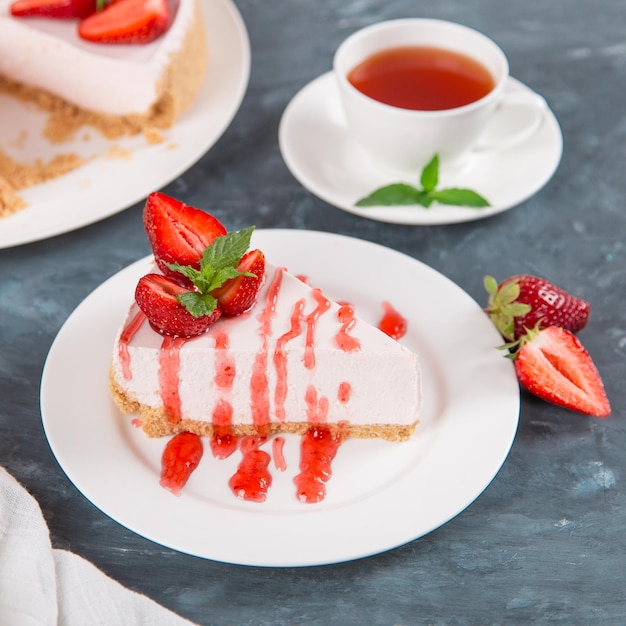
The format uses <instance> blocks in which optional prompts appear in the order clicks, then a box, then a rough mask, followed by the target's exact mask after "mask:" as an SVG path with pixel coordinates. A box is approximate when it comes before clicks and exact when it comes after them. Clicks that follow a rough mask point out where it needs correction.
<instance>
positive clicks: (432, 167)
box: [420, 154, 439, 193]
mask: <svg viewBox="0 0 626 626" xmlns="http://www.w3.org/2000/svg"><path fill="white" fill-rule="evenodd" d="M420 183H421V184H422V187H423V188H424V191H425V192H426V193H428V192H430V191H433V190H434V189H435V187H436V186H437V185H438V184H439V155H438V154H436V155H435V156H434V157H433V158H432V159H431V160H430V163H428V164H427V165H426V167H425V168H424V169H423V170H422V175H421V177H420Z"/></svg>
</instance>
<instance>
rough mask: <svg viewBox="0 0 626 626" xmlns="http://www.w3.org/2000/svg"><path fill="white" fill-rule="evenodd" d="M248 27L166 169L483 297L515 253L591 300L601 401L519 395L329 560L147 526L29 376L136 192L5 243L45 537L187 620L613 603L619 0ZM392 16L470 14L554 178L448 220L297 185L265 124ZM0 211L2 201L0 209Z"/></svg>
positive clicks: (433, 615) (489, 4)
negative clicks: (218, 88)
mask: <svg viewBox="0 0 626 626" xmlns="http://www.w3.org/2000/svg"><path fill="white" fill-rule="evenodd" d="M237 6H238V8H239V10H240V11H241V14H242V16H243V18H244V20H245V22H246V25H247V28H248V31H249V35H250V41H251V48H252V72H251V79H250V85H249V88H248V91H247V93H246V96H245V99H244V101H243V104H242V107H241V109H240V111H239V112H238V114H237V115H236V117H235V119H234V121H233V123H232V125H231V126H230V127H229V129H228V130H227V131H226V132H225V134H224V135H223V137H222V138H221V139H220V140H219V142H218V143H217V144H216V145H215V146H214V148H213V149H211V150H210V151H209V152H208V154H206V155H205V156H204V157H203V158H202V159H200V161H199V162H198V163H196V164H195V165H194V166H193V167H192V168H191V169H189V171H187V172H186V173H184V174H183V175H182V176H180V178H178V179H177V180H176V181H174V182H173V183H171V184H170V185H168V186H167V187H166V188H165V191H166V192H167V193H170V194H171V195H174V196H176V197H179V198H181V199H183V200H185V201H186V202H188V203H190V204H198V205H200V206H203V207H207V208H208V207H210V208H211V210H212V211H213V212H214V213H215V214H216V215H217V216H218V217H219V218H220V219H222V220H223V221H224V222H225V223H226V224H227V225H228V226H229V227H230V228H235V227H241V226H244V225H247V224H249V223H252V222H254V223H255V224H256V225H257V226H258V227H260V228H274V227H285V228H298V229H314V230H322V231H332V232H337V233H342V234H347V235H351V236H355V237H359V238H362V239H366V240H369V241H374V242H378V243H381V244H384V245H386V246H389V247H391V248H395V249H397V250H400V251H402V252H405V253H407V254H409V255H411V256H414V257H415V258H417V259H419V260H421V261H423V262H424V263H426V264H428V265H430V266H432V267H433V268H435V269H436V270H438V271H439V272H441V273H443V274H444V275H446V276H448V277H449V278H450V279H452V280H453V281H454V282H456V283H457V284H458V285H460V286H461V287H462V288H463V289H465V290H466V291H467V292H469V293H470V294H471V295H472V296H473V297H474V298H475V299H476V300H477V301H479V302H484V296H483V288H482V277H483V275H484V274H485V273H495V274H496V275H497V276H499V277H500V278H503V277H505V276H507V275H510V274H514V273H518V272H530V273H535V274H540V275H543V276H546V277H548V278H551V279H552V280H554V281H555V282H557V284H560V285H562V286H566V287H568V288H570V289H572V290H574V291H575V292H576V293H577V294H578V295H580V296H582V297H584V298H586V299H587V300H589V301H590V302H591V304H592V316H591V322H590V324H589V326H588V327H587V328H586V329H585V330H584V331H582V333H581V335H580V336H581V339H583V341H584V343H585V345H586V346H587V348H588V349H589V351H590V352H591V353H592V355H593V357H594V360H595V362H596V364H597V366H598V369H599V370H600V372H601V374H602V376H603V379H604V381H605V385H606V389H607V392H608V395H609V398H610V400H611V402H612V405H613V415H612V416H611V417H610V418H608V419H605V420H599V419H595V418H587V417H583V416H580V415H577V414H574V413H570V412H567V411H564V410H561V409H559V408H556V407H554V406H551V405H548V404H546V403H544V402H541V401H539V400H537V399H534V398H532V397H530V396H528V395H526V394H523V395H522V408H521V416H520V425H519V430H518V433H517V436H516V439H515V442H514V444H513V447H512V450H511V453H510V456H509V457H508V459H507V461H506V463H505V464H504V466H503V467H502V469H501V470H500V472H499V473H498V475H497V476H496V478H495V479H494V481H493V482H492V483H491V484H490V485H489V487H488V488H487V489H486V491H485V492H484V493H483V494H482V495H481V496H480V497H479V498H478V499H477V500H476V501H475V502H474V503H473V504H472V505H471V507H469V508H468V509H467V510H465V511H464V512H463V513H461V514H460V515H459V516H458V517H456V518H455V519H453V520H452V521H451V522H449V523H448V524H446V525H445V526H443V527H441V528H439V529H438V530H436V531H434V532H432V533H430V534H429V535H427V536H425V537H422V538H420V539H417V540H415V541H413V542H412V543H410V544H408V545H405V546H402V547H399V548H397V549H395V550H392V551H390V552H388V553H385V554H381V555H378V556H374V557H370V558H366V559H362V560H358V561H355V562H349V563H344V564H339V565H332V566H323V567H311V568H286V569H263V568H257V567H246V566H234V565H228V564H222V563H218V562H212V561H208V560H203V559H199V558H195V557H191V556H188V555H185V554H180V553H177V552H175V551H172V550H169V549H166V548H162V547H160V546H159V545H156V544H154V543H152V542H150V541H148V540H146V539H143V538H142V537H139V536H137V535H136V534H134V533H133V532H131V531H129V530H126V529H125V528H123V527H122V526H120V525H118V524H117V523H116V522H114V521H112V520H111V519H109V518H108V517H107V516H106V515H104V514H103V513H101V512H100V511H99V510H98V509H96V508H95V507H94V506H93V505H92V504H91V503H90V502H89V501H88V500H87V499H86V498H85V497H83V496H82V495H81V494H80V493H79V492H78V491H77V490H76V488H75V487H74V486H73V485H72V483H71V482H70V481H69V480H68V479H67V477H66V476H65V474H64V473H63V472H62V470H61V469H60V468H59V465H58V464H57V462H56V460H55V458H54V457H53V455H52V453H51V451H50V449H49V447H48V444H47V441H46V439H45V436H44V433H43V429H42V425H41V419H40V412H39V382H40V376H41V372H42V367H43V364H44V360H45V357H46V354H47V351H48V349H49V348H50V345H51V343H52V341H53V340H54V337H55V335H56V333H57V332H58V330H59V329H60V327H61V326H62V324H63V322H64V321H65V320H66V318H67V317H68V315H69V314H70V313H71V312H72V311H73V309H74V308H75V307H76V306H77V305H78V304H79V303H80V302H81V300H82V299H83V298H84V297H85V296H87V294H88V293H90V292H91V291H92V290H93V289H94V288H95V287H97V286H98V285H99V284H100V283H101V282H102V281H103V280H105V279H106V278H108V277H109V276H111V275H112V274H114V273H115V272H117V271H118V270H120V269H121V268H123V267H125V266H126V265H127V264H129V263H130V262H132V261H134V260H136V259H138V258H140V257H142V256H144V255H146V254H148V252H149V247H148V242H147V240H146V237H145V235H144V232H143V228H142V223H141V208H142V205H141V204H137V205H135V206H133V207H130V208H129V209H128V210H126V211H124V212H122V213H119V214H117V215H114V216H113V217H110V218H108V219H105V220H103V221H102V222H99V223H97V224H93V225H91V226H88V227H86V228H83V229H80V230H78V231H75V232H71V233H68V234H65V235H61V236H57V237H54V238H51V239H48V240H46V241H40V242H36V243H31V244H28V245H24V246H21V247H17V248H11V249H5V250H0V398H1V402H0V464H1V465H3V466H4V467H6V468H7V470H8V471H10V472H11V473H12V474H13V475H14V476H15V477H16V478H17V479H18V480H20V481H21V482H22V483H23V484H24V485H25V486H26V487H27V488H28V489H29V490H30V491H31V492H32V493H33V495H34V496H35V497H36V498H37V500H38V501H39V503H40V504H41V507H42V509H43V512H44V515H45V517H46V520H47V522H48V525H49V527H50V531H51V536H52V541H53V544H54V545H55V546H56V547H60V548H66V549H69V550H72V551H75V552H77V553H78V554H81V555H83V556H84V557H86V558H87V559H89V560H91V561H92V562H93V563H94V564H96V565H97V566H98V567H100V568H101V569H102V570H104V571H105V572H106V573H108V574H110V575H111V576H113V577H114V578H115V579H117V580H118V581H120V582H121V583H122V584H124V585H126V586H128V587H131V588H132V589H135V590H138V591H141V592H143V593H145V594H147V595H148V596H150V597H152V598H154V599H155V600H157V601H158V602H160V603H162V604H164V605H166V606H167V607H169V608H171V609H173V610H174V611H176V612H178V613H180V614H181V615H184V616H186V617H188V618H190V619H192V620H194V621H196V622H198V623H202V624H214V625H217V624H259V625H260V624H320V625H328V624H381V625H383V624H384V625H387V624H388V625H398V624H404V625H408V624H421V623H423V624H445V625H464V624H529V623H553V622H555V623H563V624H591V623H598V624H616V625H617V624H624V623H626V603H625V601H624V580H626V558H625V553H624V550H625V546H626V495H625V491H624V484H625V483H624V481H625V480H626V415H625V411H624V406H625V404H626V314H625V311H624V302H625V300H626V170H625V156H626V148H625V146H626V106H625V99H624V94H625V91H624V85H625V84H626V38H625V36H624V25H625V24H626V4H624V3H623V2H615V1H614V0H596V1H595V2H582V1H580V0H552V1H551V2H546V1H545V0H526V1H525V2H502V1H500V0H469V1H467V0H438V1H437V2H431V3H426V2H421V3H420V2H417V3H416V2H409V1H407V0H398V1H396V2H372V1H365V2H342V1H341V0H319V1H318V2H296V1H295V0H289V1H284V2H259V1H256V0H238V2H237ZM405 16H426V17H438V18H445V19H451V20H455V21H459V22H462V23H465V24H467V25H469V26H473V27H476V28H478V29H480V30H482V31H483V32H485V33H487V34H488V35H490V36H491V37H493V38H494V39H496V40H497V41H498V42H499V43H500V44H501V45H502V46H503V47H504V49H505V50H506V51H507V53H508V56H509V59H510V63H511V73H512V74H513V76H515V77H516V78H518V79H520V80H521V81H522V82H524V83H526V84H527V85H529V86H531V87H532V88H533V89H535V90H536V91H538V92H539V93H541V94H543V95H544V96H545V97H546V99H547V100H548V102H549V103H550V106H551V107H552V109H553V111H554V112H555V114H556V116H557V117H558V119H559V122H560V124H561V126H562V130H563V134H564V148H565V149H564V154H563V159H562V162H561V165H560V167H559V169H558V171H557V172H556V175H555V176H554V177H553V178H552V180H551V181H550V182H549V183H548V184H547V186H546V187H544V188H543V189H542V190H541V191H540V192H539V193H538V194H536V195H535V196H534V197H532V198H530V199H529V200H527V201H526V202H523V203H522V204H521V205H519V206H518V207H516V208H514V209H513V210H510V211H507V212H505V213H502V214H500V215H497V216H495V217H492V218H490V219H487V220H481V221H477V222H470V223H465V224H457V225H450V226H429V227H419V226H403V225H391V224H384V223H379V222H374V221H370V220H367V219H363V218H361V217H358V216H355V215H351V214H348V213H346V212H343V211H340V210H337V209H336V208H334V207H332V206H329V205H328V204H326V203H324V202H322V201H321V200H318V199H317V198H315V197H314V196H312V195H311V194H310V193H309V192H308V191H307V190H306V189H304V188H303V187H302V186H300V184H299V183H298V182H297V181H296V180H295V179H294V178H293V177H292V176H291V174H290V173H289V171H288V170H287V168H286V167H285V165H284V163H283V161H282V158H281V155H280V152H279V149H278V142H277V129H278V123H279V120H280V117H281V114H282V112H283V110H284V108H285V106H286V105H287V103H288V102H289V100H290V99H291V98H292V97H293V96H294V94H295V93H296V92H297V91H298V90H299V89H300V88H301V87H303V86H304V85H306V84H307V83H308V82H309V81H310V80H312V79H313V78H315V77H316V76H318V75H320V74H322V73H324V72H326V71H327V70H329V69H330V67H331V61H332V55H333V51H334V50H335V48H336V46H337V45H338V44H339V42H340V41H341V40H342V39H344V38H345V37H346V36H347V35H348V34H349V33H351V32H352V31H354V30H356V29H357V28H360V27H361V26H364V25H367V24H369V23H372V22H375V21H379V20H383V19H389V18H396V17H405ZM1 227H2V225H1V223H0V228H1Z"/></svg>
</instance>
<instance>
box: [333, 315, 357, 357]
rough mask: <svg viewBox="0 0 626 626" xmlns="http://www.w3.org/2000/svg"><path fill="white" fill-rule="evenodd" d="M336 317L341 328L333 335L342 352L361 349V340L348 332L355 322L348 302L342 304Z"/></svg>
mask: <svg viewBox="0 0 626 626" xmlns="http://www.w3.org/2000/svg"><path fill="white" fill-rule="evenodd" d="M337 319H338V320H339V321H340V322H341V328H340V329H339V331H338V332H337V334H336V335H335V343H336V344H337V346H338V347H339V348H340V349H341V350H343V351H344V352H354V351H355V350H360V349H361V342H360V341H359V340H358V339H357V338H356V337H352V336H351V335H349V334H348V332H349V331H350V330H351V329H352V327H353V326H354V325H355V324H356V319H355V317H354V309H353V308H352V307H351V306H350V305H349V304H342V305H341V306H340V307H339V310H338V311H337Z"/></svg>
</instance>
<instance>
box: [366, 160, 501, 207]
mask: <svg viewBox="0 0 626 626" xmlns="http://www.w3.org/2000/svg"><path fill="white" fill-rule="evenodd" d="M420 184H421V185H422V188H421V189H419V188H418V187H414V186H413V185H408V184H406V183H392V184H391V185H385V186H384V187H379V188H378V189H376V190H374V191H373V192H372V193H371V194H369V195H368V196H365V197H364V198H361V199H360V200H358V201H357V202H356V203H355V206H358V207H371V206H415V205H420V206H422V207H424V208H425V209H428V208H429V207H430V206H431V205H432V204H433V202H438V203H439V204H448V205H454V206H465V207H470V208H474V209H481V208H484V207H488V206H491V205H490V204H489V201H488V200H487V199H485V198H484V197H483V196H481V195H480V194H479V193H477V192H475V191H473V190H472V189H459V188H456V187H450V188H448V189H437V185H438V184H439V156H438V155H437V154H435V156H434V157H433V158H432V159H431V160H430V162H429V163H428V164H427V165H426V166H425V167H424V169H423V170H422V174H421V176H420Z"/></svg>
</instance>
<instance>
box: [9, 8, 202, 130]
mask: <svg viewBox="0 0 626 626" xmlns="http://www.w3.org/2000/svg"><path fill="white" fill-rule="evenodd" d="M11 3H12V0H0V89H1V90H3V91H5V92H10V93H12V94H14V95H17V96H18V97H20V98H22V99H25V100H29V101H32V102H35V103H36V104H37V105H38V106H40V107H41V108H44V109H46V110H49V111H51V112H53V113H54V115H53V117H52V120H51V123H52V125H53V128H49V129H48V130H47V134H48V135H49V137H50V138H51V139H62V138H63V136H64V133H69V132H73V131H74V130H75V129H76V128H78V127H80V126H81V125H82V124H88V125H91V126H94V127H96V128H98V129H99V130H100V131H101V132H103V133H104V134H105V136H107V137H117V136H121V135H123V134H136V133H138V132H141V131H142V130H144V129H146V128H168V127H170V126H172V125H173V123H174V122H175V120H176V118H177V117H178V116H179V115H180V114H181V113H182V112H183V111H184V110H186V109H187V108H188V107H189V106H190V105H191V103H192V102H193V100H194V98H195V96H196V94H197V92H198V90H199V88H200V86H201V83H202V80H203V78H204V75H205V72H206V63H207V51H206V42H205V33H204V27H203V21H202V16H201V15H200V7H199V5H198V2H197V0H180V1H179V2H177V3H176V10H175V12H174V13H173V18H172V21H171V24H170V26H169V28H168V29H167V31H166V32H165V33H164V34H162V35H161V36H160V37H158V38H157V39H156V40H154V41H152V42H150V43H147V44H142V45H133V44H116V45H107V44H102V43H94V42H90V41H85V40H83V39H81V38H80V37H79V36H78V28H77V20H75V19H67V20H65V19H48V18H42V17H28V18H24V17H14V16H12V15H11V12H10V7H11Z"/></svg>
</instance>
